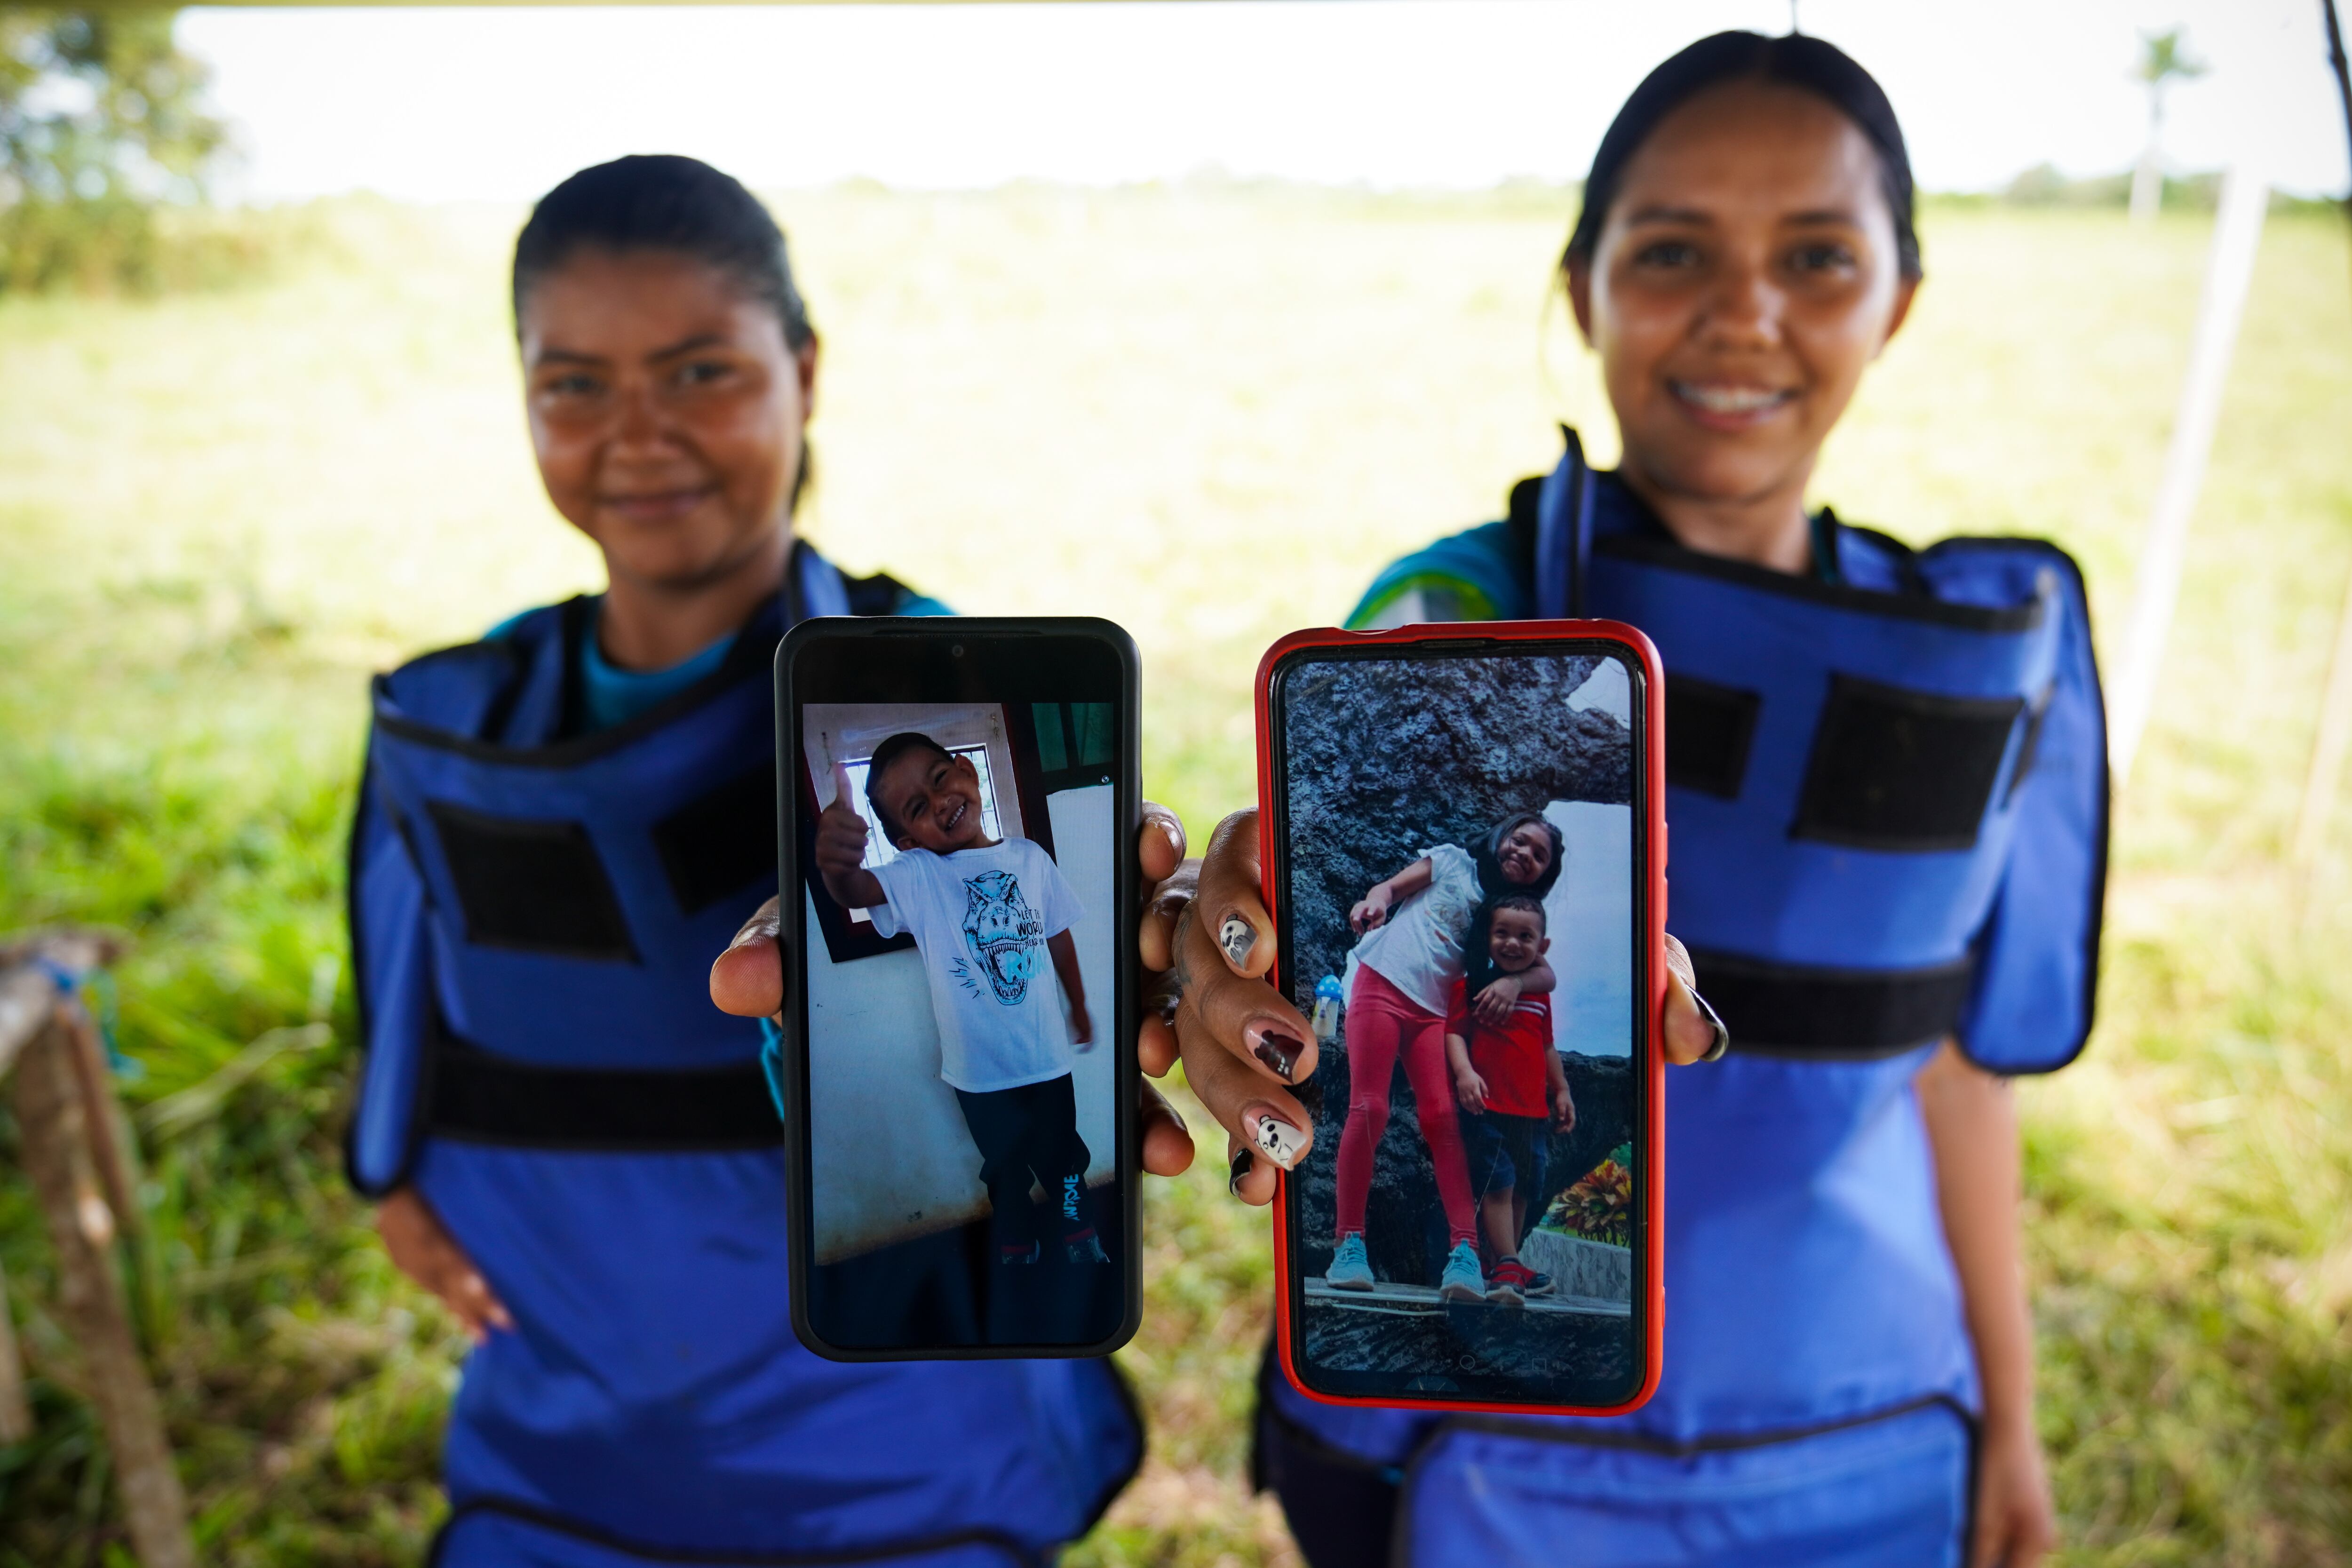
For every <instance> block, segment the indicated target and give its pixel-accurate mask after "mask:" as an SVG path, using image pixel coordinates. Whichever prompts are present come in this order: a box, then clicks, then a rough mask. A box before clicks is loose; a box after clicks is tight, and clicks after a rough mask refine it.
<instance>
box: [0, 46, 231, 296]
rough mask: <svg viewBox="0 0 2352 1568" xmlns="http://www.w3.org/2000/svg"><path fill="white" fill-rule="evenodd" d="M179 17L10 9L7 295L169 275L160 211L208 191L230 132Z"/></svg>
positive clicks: (4, 91)
mask: <svg viewBox="0 0 2352 1568" xmlns="http://www.w3.org/2000/svg"><path fill="white" fill-rule="evenodd" d="M176 15H177V13H176V12H174V11H171V10H103V11H64V10H48V9H43V8H37V7H16V6H8V7H5V8H0V291H5V290H8V289H46V288H54V287H58V286H61V285H69V284H70V285H80V286H83V287H99V288H103V287H108V286H114V287H122V288H131V289H140V288H146V287H152V285H153V284H154V282H155V281H156V277H157V251H158V236H157V226H156V208H157V207H158V206H159V205H162V204H164V203H194V202H199V201H201V200H203V199H204V195H205V185H204V181H205V173H206V171H207V168H208V167H209V165H210V164H211V163H212V162H213V160H214V158H215V155H216V154H217V153H219V152H220V151H221V148H222V144H223V142H224V138H225V134H226V132H225V131H224V128H223V127H222V125H221V123H220V121H216V120H215V119H213V118H212V117H211V116H210V115H208V114H206V113H205V112H204V110H203V108H202V107H201V103H200V100H201V97H202V95H203V92H204V89H205V83H206V81H207V79H208V78H209V76H210V72H209V71H207V70H206V68H205V66H204V64H203V62H202V61H199V60H197V59H194V58H192V57H190V56H188V55H184V54H182V53H181V52H180V50H179V49H178V48H177V47H175V46H174V45H173V41H172V23H173V18H174V16H176Z"/></svg>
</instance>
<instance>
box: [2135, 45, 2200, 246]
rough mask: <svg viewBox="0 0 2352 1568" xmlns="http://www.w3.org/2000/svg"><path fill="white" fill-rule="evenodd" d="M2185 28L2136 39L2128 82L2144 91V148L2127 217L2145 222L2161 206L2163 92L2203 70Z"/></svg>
mask: <svg viewBox="0 0 2352 1568" xmlns="http://www.w3.org/2000/svg"><path fill="white" fill-rule="evenodd" d="M2188 33H2189V29H2188V28H2186V27H2168V28H2166V29H2165V30H2164V31H2163V32H2161V33H2142V34H2141V35H2140V36H2139V45H2140V55H2139V64H2138V66H2137V67H2136V68H2134V69H2133V71H2132V79H2133V80H2135V81H2137V82H2139V83H2140V84H2141V85H2143V86H2145V87H2146V88H2147V148H2146V150H2145V151H2143V152H2142V153H2140V155H2139V167H2138V168H2137V169H2135V170H2133V171H2132V187H2131V216H2132V221H2133V222H2135V223H2145V222H2147V220H2148V219H2149V218H2152V217H2154V216H2156V209H2157V208H2158V206H2160V205H2163V203H2164V149H2163V143H2164V89H2165V87H2166V86H2167V84H2168V83H2171V82H2175V81H2193V80H2195V79H2197V78H2199V77H2200V76H2203V75H2204V74H2205V71H2206V66H2205V63H2204V62H2203V61H2202V60H2198V59H2192V58H2189V50H2188V48H2187V47H2186V45H2185V43H2184V40H2185V39H2186V38H2187V37H2188Z"/></svg>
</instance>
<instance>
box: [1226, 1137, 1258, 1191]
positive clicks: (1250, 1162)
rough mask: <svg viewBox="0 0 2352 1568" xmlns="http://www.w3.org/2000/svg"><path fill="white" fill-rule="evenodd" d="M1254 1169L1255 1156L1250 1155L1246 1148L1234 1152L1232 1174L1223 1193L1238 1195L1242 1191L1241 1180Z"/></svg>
mask: <svg viewBox="0 0 2352 1568" xmlns="http://www.w3.org/2000/svg"><path fill="white" fill-rule="evenodd" d="M1255 1169H1257V1156H1256V1155H1255V1154H1254V1153H1252V1152H1250V1151H1249V1149H1248V1148H1246V1147H1244V1148H1240V1149H1236V1150H1234V1173H1233V1175H1232V1177H1231V1178H1229V1179H1228V1180H1227V1181H1226V1183H1225V1191H1227V1192H1229V1193H1234V1194H1238V1193H1239V1192H1240V1191H1241V1190H1242V1178H1243V1177H1244V1176H1246V1175H1248V1174H1249V1173H1251V1172H1252V1171H1254V1170H1255Z"/></svg>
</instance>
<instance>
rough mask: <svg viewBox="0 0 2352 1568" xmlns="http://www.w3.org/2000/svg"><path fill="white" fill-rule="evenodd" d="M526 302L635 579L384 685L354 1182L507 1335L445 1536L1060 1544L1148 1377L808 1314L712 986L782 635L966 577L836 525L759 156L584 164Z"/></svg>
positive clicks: (779, 1201) (388, 1241)
mask: <svg viewBox="0 0 2352 1568" xmlns="http://www.w3.org/2000/svg"><path fill="white" fill-rule="evenodd" d="M514 309H515V322H516V331H517V335H518V339H519V342H520V350H521V355H522V362H523V373H524V384H525V411H526V413H527V415H528V417H529V423H530V436H531V442H532V447H533V451H534V453H535V455H536V457H537V458H538V462H539V468H540V473H541V478H542V479H544V481H545V484H546V488H547V492H548V496H549V499H550V500H551V501H552V502H553V503H554V505H555V508H556V510H558V511H559V512H561V513H562V515H563V517H564V518H565V519H566V520H567V521H570V522H571V523H572V525H573V526H574V527H576V528H578V529H580V530H581V531H583V533H585V534H587V535H588V537H589V538H590V539H592V540H593V541H594V542H595V543H596V545H597V547H598V549H599V550H601V551H602V552H603V553H604V561H605V566H606V570H607V573H608V575H609V586H608V588H607V589H606V591H605V592H604V593H603V594H599V595H587V596H583V597H580V598H574V599H572V600H569V601H567V602H565V603H563V604H561V605H550V606H548V607H546V608H543V609H538V610H532V611H530V612H527V613H526V614H523V615H520V616H516V617H515V618H513V619H512V620H510V621H508V622H507V623H505V624H504V625H502V626H499V627H498V628H496V629H495V630H493V631H492V632H491V633H490V634H489V635H488V637H485V638H484V639H483V640H482V641H480V642H478V643H474V644H470V645H467V646H464V647H456V648H450V649H446V650H444V651H442V652H439V653H435V654H428V655H426V656H425V657H424V658H419V659H416V660H415V661H414V662H412V663H410V664H408V665H406V666H404V667H403V668H400V669H398V670H395V671H394V672H393V673H392V674H390V675H388V676H384V677H383V678H381V679H379V680H378V681H377V682H376V685H375V690H374V726H373V732H372V734H371V737H370V742H369V755H368V763H367V768H366V772H365V775H364V779H363V782H362V789H361V797H360V807H359V815H358V821H357V825H356V827H355V829H354V832H353V836H352V876H351V921H352V943H353V948H354V954H355V963H356V969H357V973H358V978H359V988H360V996H361V1009H362V1019H363V1026H364V1031H365V1038H366V1046H367V1058H366V1062H365V1065H364V1068H363V1073H362V1089H361V1095H360V1099H359V1102H358V1105H357V1108H356V1110H355V1113H354V1116H353V1119H352V1128H351V1133H350V1139H349V1160H350V1167H351V1173H352V1181H353V1182H354V1184H356V1185H357V1186H358V1187H359V1188H360V1190H361V1191H362V1192H364V1193H367V1194H371V1195H373V1196H376V1197H378V1198H380V1199H381V1200H382V1207H381V1209H380V1211H379V1226H380V1229H381V1231H382V1233H383V1238H384V1242H385V1245H386V1247H387V1248H388V1249H389V1251H390V1252H391V1255H392V1258H393V1259H394V1262H395V1263H396V1264H398V1266H399V1267H400V1268H402V1269H403V1270H404V1272H406V1273H407V1274H408V1275H409V1276H410V1277H411V1278H413V1279H415V1280H416V1281H418V1282H419V1283H420V1284H421V1285H423V1286H424V1287H425V1289H429V1290H431V1291H433V1292H434V1293H435V1294H436V1295H437V1296H438V1297H440V1299H441V1300H443V1301H444V1302H446V1304H447V1306H448V1307H449V1309H450V1310H451V1311H452V1312H453V1313H455V1314H456V1315H457V1318H458V1320H459V1321H461V1322H463V1323H464V1324H465V1325H466V1326H467V1329H468V1330H470V1331H472V1333H473V1335H474V1337H475V1340H476V1342H477V1343H476V1348H475V1350H474V1352H473V1354H472V1355H471V1357H470V1358H469V1359H468V1360H467V1363H466V1367H465V1372H464V1375H463V1379H462V1381H461V1383H460V1385H459V1388H458V1392H457V1399H456V1402H455V1405H454V1408H453V1410H452V1412H451V1416H450V1426H449V1436H448V1444H447V1453H446V1467H447V1479H448V1488H449V1494H450V1500H451V1504H452V1512H451V1517H450V1520H449V1522H448V1524H447V1525H446V1528H445V1529H444V1531H442V1534H441V1536H440V1538H439V1540H438V1542H436V1548H435V1561H436V1563H442V1564H446V1565H456V1564H465V1563H508V1564H510V1563H538V1564H550V1565H571V1564H581V1565H589V1564H597V1565H603V1564H616V1563H647V1562H653V1563H660V1562H689V1561H690V1562H694V1563H722V1562H723V1563H739V1562H740V1563H754V1562H757V1563H787V1562H789V1563H830V1562H848V1561H856V1562H859V1563H882V1562H887V1563H898V1562H906V1563H925V1564H940V1565H947V1564H953V1565H956V1568H963V1565H965V1564H972V1565H978V1564H982V1563H989V1564H1008V1563H1013V1564H1019V1563H1043V1562H1045V1561H1046V1560H1048V1559H1049V1558H1050V1557H1051V1556H1052V1555H1053V1553H1054V1552H1055V1551H1056V1550H1057V1549H1058V1548H1059V1546H1060V1545H1061V1544H1062V1543H1064V1542H1068V1541H1070V1540H1072V1539H1075V1538H1076V1537H1077V1536H1078V1535H1080V1534H1082V1533H1084V1532H1085V1531H1086V1530H1087V1528H1088V1527H1089V1526H1090V1525H1091V1523H1092V1522H1093V1521H1094V1520H1095V1519H1096V1518H1097V1517H1098V1516H1099V1514H1100V1513H1101V1511H1102V1510H1103V1509H1104V1508H1105V1507H1106V1506H1107V1505H1108V1502H1109V1500H1110V1499H1111V1498H1112V1496H1114V1495H1115V1494H1116V1493H1117V1492H1118V1489H1120V1488H1121V1487H1122V1486H1123V1485H1124V1484H1125V1482H1126V1480H1127V1479H1128V1478H1129V1476H1131V1475H1132V1474H1133V1473H1134V1470H1135V1468H1136V1467H1137V1465H1138V1464H1139V1462H1140V1459H1141V1452H1142V1434H1141V1430H1140V1427H1139V1422H1138V1419H1137V1416H1136V1415H1135V1412H1134V1409H1133V1405H1132V1402H1131V1401H1130V1400H1129V1397H1128V1394H1127V1393H1126V1391H1125V1389H1124V1388H1123V1387H1122V1386H1121V1384H1119V1382H1118V1377H1117V1375H1116V1373H1114V1372H1113V1370H1112V1369H1111V1367H1110V1364H1109V1363H1108V1362H1072V1361H1061V1362H1038V1363H1024V1362H1011V1361H991V1362H967V1363H900V1364H885V1365H842V1364H836V1363H828V1362H824V1361H821V1360H819V1359H817V1358H815V1357H814V1356H812V1355H811V1354H809V1353H808V1352H806V1351H805V1350H803V1349H802V1348H801V1346H800V1345H799V1343H798V1342H796V1341H795V1340H794V1338H793V1331H792V1327H791V1314H790V1311H789V1309H788V1304H787V1301H786V1279H787V1270H786V1256H785V1247H784V1227H783V1223H782V1215H783V1212H784V1193H783V1184H784V1162H783V1158H782V1150H781V1147H780V1143H781V1134H780V1131H779V1128H778V1124H777V1121H776V1118H775V1115H774V1113H773V1111H772V1110H771V1109H770V1107H769V1104H768V1095H767V1091H766V1088H765V1085H764V1081H763V1079H762V1077H761V1070H760V1068H759V1065H758V1058H759V1053H760V1050H761V1037H760V1032H759V1029H758V1027H757V1026H756V1025H754V1024H753V1023H752V1022H751V1021H748V1020H746V1019H742V1018H736V1017H730V1016H726V1015H724V1014H722V1013H719V1012H718V1011H716V1010H714V1009H713V1008H712V1007H711V1006H710V1005H709V1001H708V999H707V994H706V985H707V984H708V983H709V982H708V975H709V963H710V955H711V954H712V952H716V951H719V949H721V948H722V947H724V946H725V945H726V944H727V942H729V940H730V937H731V936H732V935H733V934H734V933H735V931H737V929H738V927H739V926H740V925H741V924H742V923H743V922H744V921H745V919H746V917H747V916H748V915H749V914H750V913H751V911H752V910H753V907H754V906H755V905H757V904H758V903H759V902H760V900H761V897H762V896H763V895H764V894H765V893H766V892H768V891H769V890H771V889H773V887H774V875H775V829H774V823H775V817H774V811H773V801H774V798H775V773H774V744H773V702H772V696H771V693H770V681H769V664H770V658H771V654H772V650H773V648H774V647H775V645H776V642H777V640H778V638H779V637H782V634H783V632H784V630H785V629H786V628H787V627H788V626H791V625H792V624H793V622H794V621H796V620H798V619H800V618H801V617H803V616H814V615H878V614H892V615H924V614H935V613H940V606H939V605H937V604H936V603H934V602H933V601H931V600H929V599H926V598H923V597H921V596H920V595H917V594H915V593H914V592H913V591H912V590H909V589H908V588H906V587H904V586H902V585H900V584H898V583H896V582H893V581H891V580H890V579H889V578H887V577H878V576H877V577H869V578H865V579H850V578H846V577H845V576H844V575H843V574H841V573H839V572H838V571H836V570H835V568H834V567H832V566H831V565H829V564H828V563H826V562H825V561H824V559H823V558H822V557H821V556H819V555H818V554H817V552H815V551H814V549H812V548H811V547H810V546H809V545H808V544H807V543H805V542H801V541H798V540H796V539H795V538H794V537H793V530H792V513H793V502H794V500H795V499H796V498H797V496H798V495H799V493H800V490H801V488H802V486H803V483H804V482H805V480H806V477H807V472H808V450H807V447H806V445H805V443H804V441H803V427H804V426H805V423H806V421H807V417H808V412H809V405H810V398H811V395H812V394H813V392H814V386H815V376H816V363H817V342H816V336H815V333H814V331H812V329H811V327H810V324H809V318H808V312H807V310H806V308H805V307H804V306H803V302H802V300H801V297H800V294H799V291H798V290H797V289H796V288H795V286H794V284H793V276H792V272H791V269H790V267H789V264H788V262H787V259H786V255H785V249H784V240H783V236H782V233H781V232H780V231H779V230H778V228H777V227H776V225H775V223H774V221H773V220H772V218H771V217H770V216H768V214H767V212H766V211H765V210H764V209H763V208H762V207H761V205H760V204H759V203H758V202H757V201H756V200H754V199H753V198H752V197H751V195H750V194H749V193H748V192H746V191H745V190H744V189H743V187H742V186H741V185H740V184H737V183H736V182H735V181H734V180H732V179H730V178H729V177H728V176H727V175H725V174H720V173H719V172H718V171H717V170H714V169H711V168H709V167H708V166H706V165H704V164H701V163H696V162H694V161H693V160H691V159H686V158H674V157H637V158H624V159H622V160H620V161H619V162H617V163H607V164H604V165H602V166H600V167H597V168H593V169H589V170H585V171H583V172H582V173H581V174H575V175H573V176H572V178H571V179H569V180H566V181H565V182H564V183H563V184H561V185H559V186H557V187H556V188H555V189H554V190H553V191H551V192H550V193H549V194H548V195H547V196H546V197H545V198H544V199H543V200H542V201H541V203H540V204H539V205H538V207H537V208H536V210H535V211H534V212H533V213H532V215H531V217H530V222H529V223H528V224H527V225H526V226H525V227H524V229H523V231H522V234H521V236H520V239H519V240H518V241H517V244H516V247H515V260H514ZM1159 821H1160V823H1161V824H1163V825H1160V826H1154V827H1152V828H1150V829H1148V830H1147V832H1146V843H1147V846H1148V851H1147V853H1146V855H1145V857H1144V858H1145V860H1146V862H1147V865H1146V869H1147V871H1148V872H1149V873H1150V874H1153V875H1155V876H1160V875H1165V874H1166V872H1167V870H1168V869H1169V868H1170V867H1171V865H1172V864H1173V863H1174V861H1175V859H1176V858H1178V856H1179V855H1180V854H1181V837H1178V836H1177V834H1176V833H1175V831H1174V829H1173V827H1172V819H1159ZM1146 1129H1147V1130H1146V1138H1147V1148H1148V1149H1149V1150H1150V1152H1152V1155H1153V1158H1154V1163H1157V1164H1159V1165H1160V1166H1161V1167H1162V1168H1181V1164H1182V1163H1183V1160H1184V1157H1185V1156H1186V1154H1187V1153H1188V1152H1189V1145H1186V1144H1184V1143H1183V1140H1182V1138H1181V1131H1179V1130H1178V1128H1177V1127H1176V1125H1175V1124H1174V1123H1173V1122H1172V1121H1171V1119H1169V1118H1167V1117H1166V1116H1165V1115H1163V1114H1160V1113H1158V1112H1157V1111H1154V1112H1153V1113H1152V1114H1150V1115H1149V1116H1148V1117H1147V1122H1146Z"/></svg>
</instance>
